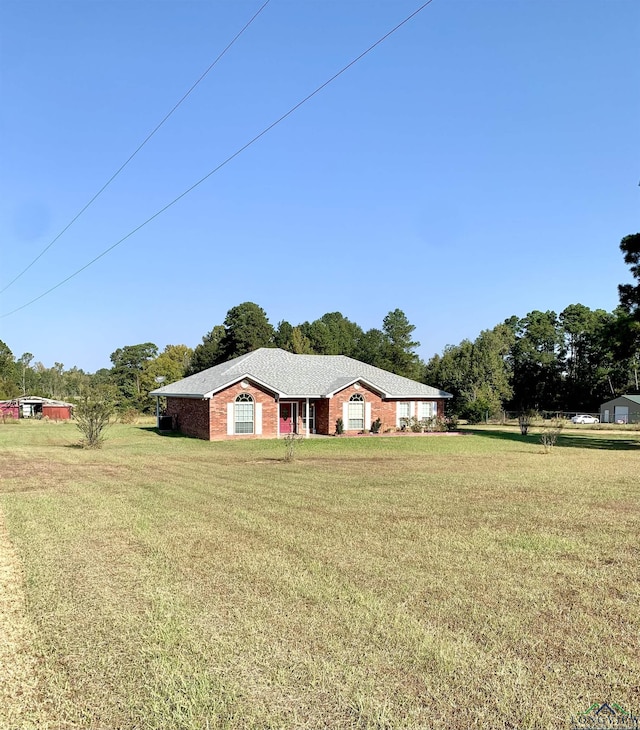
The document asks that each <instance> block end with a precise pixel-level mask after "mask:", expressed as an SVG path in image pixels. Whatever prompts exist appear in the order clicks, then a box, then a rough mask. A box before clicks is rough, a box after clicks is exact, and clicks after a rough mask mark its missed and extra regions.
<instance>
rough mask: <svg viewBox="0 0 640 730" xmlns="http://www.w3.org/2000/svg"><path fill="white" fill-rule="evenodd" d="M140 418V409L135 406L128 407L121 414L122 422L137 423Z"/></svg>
mask: <svg viewBox="0 0 640 730" xmlns="http://www.w3.org/2000/svg"><path fill="white" fill-rule="evenodd" d="M138 418H140V411H137V410H136V409H135V408H127V409H126V410H124V411H122V413H121V414H120V423H137V421H138Z"/></svg>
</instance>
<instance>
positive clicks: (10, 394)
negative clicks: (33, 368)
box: [0, 340, 20, 398]
mask: <svg viewBox="0 0 640 730" xmlns="http://www.w3.org/2000/svg"><path fill="white" fill-rule="evenodd" d="M19 393H20V387H19V386H18V373H17V370H16V362H15V360H14V357H13V353H12V352H11V350H10V349H9V346H8V345H7V344H6V343H4V342H3V341H2V340H0V398H14V397H15V396H17V395H18V394H19Z"/></svg>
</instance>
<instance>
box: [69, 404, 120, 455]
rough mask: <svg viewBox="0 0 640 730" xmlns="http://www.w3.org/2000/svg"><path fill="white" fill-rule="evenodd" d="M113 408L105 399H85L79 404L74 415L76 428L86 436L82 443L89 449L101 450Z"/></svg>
mask: <svg viewBox="0 0 640 730" xmlns="http://www.w3.org/2000/svg"><path fill="white" fill-rule="evenodd" d="M112 413H113V406H112V404H111V402H110V401H108V400H105V399H104V398H100V397H95V398H90V397H88V396H87V397H85V398H84V399H83V400H82V402H81V403H79V404H78V405H77V406H76V408H75V410H74V415H75V419H76V426H77V428H78V430H79V431H80V433H81V434H82V435H83V436H84V438H83V439H82V441H81V443H82V445H83V446H84V447H85V448H87V449H99V448H100V447H101V446H102V444H103V442H104V430H105V429H106V428H107V426H108V425H109V422H110V420H111V414H112Z"/></svg>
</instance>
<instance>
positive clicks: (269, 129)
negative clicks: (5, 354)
mask: <svg viewBox="0 0 640 730" xmlns="http://www.w3.org/2000/svg"><path fill="white" fill-rule="evenodd" d="M432 2H433V0H427V2H425V3H423V4H422V5H421V6H420V7H419V8H418V9H417V10H414V11H413V12H412V13H411V14H410V15H408V16H407V17H406V18H405V19H404V20H403V21H401V22H400V23H398V25H396V26H395V27H394V28H392V29H391V30H390V31H388V32H387V33H385V34H384V35H383V36H382V38H379V39H378V40H377V41H376V42H375V43H373V44H372V45H371V46H369V48H367V49H366V50H365V51H363V52H362V53H361V54H360V55H359V56H356V58H354V59H353V61H350V62H349V63H348V64H347V65H346V66H344V67H343V68H341V69H340V71H338V72H337V73H335V74H334V75H333V76H332V77H331V78H329V79H328V80H327V81H325V82H324V83H323V84H321V85H320V86H318V88H317V89H315V91H312V92H311V93H310V94H309V95H308V96H305V97H304V99H302V100H301V101H299V102H298V103H297V104H296V105H295V106H292V107H291V109H289V111H288V112H286V113H285V114H283V115H282V116H281V117H279V118H278V119H276V121H275V122H272V123H271V124H270V125H269V126H268V127H265V128H264V129H263V130H262V132H260V133H259V134H257V135H256V136H255V137H254V138H253V139H251V140H249V142H247V143H246V144H244V145H243V146H242V147H240V148H239V149H238V150H236V151H235V152H234V153H233V154H232V155H230V156H229V157H227V159H226V160H224V161H223V162H221V163H220V164H219V165H218V166H217V167H214V168H213V170H211V171H210V172H208V173H207V174H206V175H205V176H204V177H201V178H200V180H198V181H197V182H195V183H194V184H193V185H192V186H191V187H189V188H187V189H186V190H185V191H184V192H182V193H180V195H178V197H177V198H174V199H173V200H172V201H171V202H170V203H167V204H166V205H165V206H164V207H163V208H160V210H158V211H156V212H155V213H154V214H153V215H152V216H151V217H150V218H147V220H145V221H144V222H143V223H141V224H140V225H139V226H136V228H134V229H133V230H132V231H129V233H127V235H126V236H123V237H122V238H121V239H120V240H119V241H116V242H115V243H114V244H112V245H111V246H109V248H106V249H105V250H104V251H103V252H102V253H100V254H98V255H97V256H96V257H95V258H94V259H91V261H89V262H88V263H86V264H85V265H84V266H82V267H81V268H79V269H78V270H77V271H74V272H73V274H70V275H69V276H67V278H66V279H63V280H62V281H60V282H58V283H57V284H56V285H55V286H52V287H51V288H50V289H47V291H45V292H43V293H42V294H40V295H39V296H37V297H35V298H34V299H32V300H31V301H29V302H27V303H26V304H23V305H22V306H20V307H16V309H12V310H11V311H10V312H6V313H5V314H1V315H0V318H4V317H8V316H9V315H11V314H15V313H16V312H19V311H20V310H22V309H25V308H26V307H28V306H30V305H31V304H34V303H35V302H37V301H38V300H39V299H42V298H43V297H45V296H47V294H51V292H52V291H55V290H56V289H59V288H60V287H61V286H62V285H63V284H66V283H67V282H68V281H70V280H71V279H73V278H74V277H75V276H77V275H78V274H80V273H82V272H83V271H84V270H85V269H88V268H89V267H90V266H92V265H93V264H95V263H96V261H99V260H100V259H101V258H102V257H103V256H106V255H107V254H108V253H110V252H111V251H113V249H114V248H116V247H117V246H119V245H120V244H121V243H124V242H125V241H126V240H127V239H128V238H131V236H133V235H134V234H135V233H137V232H138V231H139V230H140V229H141V228H144V227H145V226H146V225H147V224H149V223H151V221H153V220H155V219H156V218H157V217H158V216H160V215H162V213H164V212H165V211H166V210H168V209H169V208H171V206H173V205H175V204H176V203H177V202H178V201H179V200H182V198H184V197H185V196H186V195H188V194H189V193H190V192H192V191H193V190H195V189H196V188H197V187H198V186H199V185H202V183H203V182H204V181H205V180H208V179H209V178H210V177H211V176H212V175H214V174H215V173H216V172H218V170H220V169H222V168H223V167H224V166H225V165H228V164H229V162H231V161H232V160H233V159H235V158H236V157H237V156H238V155H240V154H241V153H242V152H244V151H245V150H246V149H247V148H248V147H251V145H253V144H254V143H255V142H257V141H258V140H259V139H260V138H261V137H264V135H265V134H267V132H270V131H271V130H272V129H273V128H274V127H275V126H277V125H278V124H280V123H281V122H283V121H284V120H285V119H286V118H287V117H289V116H291V114H293V113H294V112H295V111H296V110H297V109H299V108H300V107H301V106H302V105H303V104H306V102H308V101H309V100H310V99H312V98H313V97H314V96H315V95H316V94H318V93H320V92H321V91H322V90H323V89H324V88H325V87H327V86H328V85H329V84H330V83H332V82H333V81H335V80H336V79H337V78H338V77H339V76H342V74H343V73H345V71H347V70H349V69H350V68H351V67H352V66H353V65H355V64H356V63H358V61H360V60H361V59H362V58H364V57H365V56H366V55H367V54H368V53H370V52H371V51H373V49H374V48H376V47H377V46H379V45H380V44H381V43H383V42H384V41H385V40H386V39H387V38H389V36H391V35H393V33H395V32H396V31H397V30H399V29H400V28H402V26H403V25H405V24H406V23H408V22H409V21H410V20H412V19H413V18H414V17H415V16H416V15H417V14H418V13H420V12H421V11H422V10H424V9H425V8H426V7H427V5H431V3H432Z"/></svg>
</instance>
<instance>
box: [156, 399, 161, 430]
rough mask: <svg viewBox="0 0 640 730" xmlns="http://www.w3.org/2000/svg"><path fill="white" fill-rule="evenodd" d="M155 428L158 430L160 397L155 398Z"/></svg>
mask: <svg viewBox="0 0 640 730" xmlns="http://www.w3.org/2000/svg"><path fill="white" fill-rule="evenodd" d="M156 428H157V429H158V430H160V396H159V395H157V396H156Z"/></svg>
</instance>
